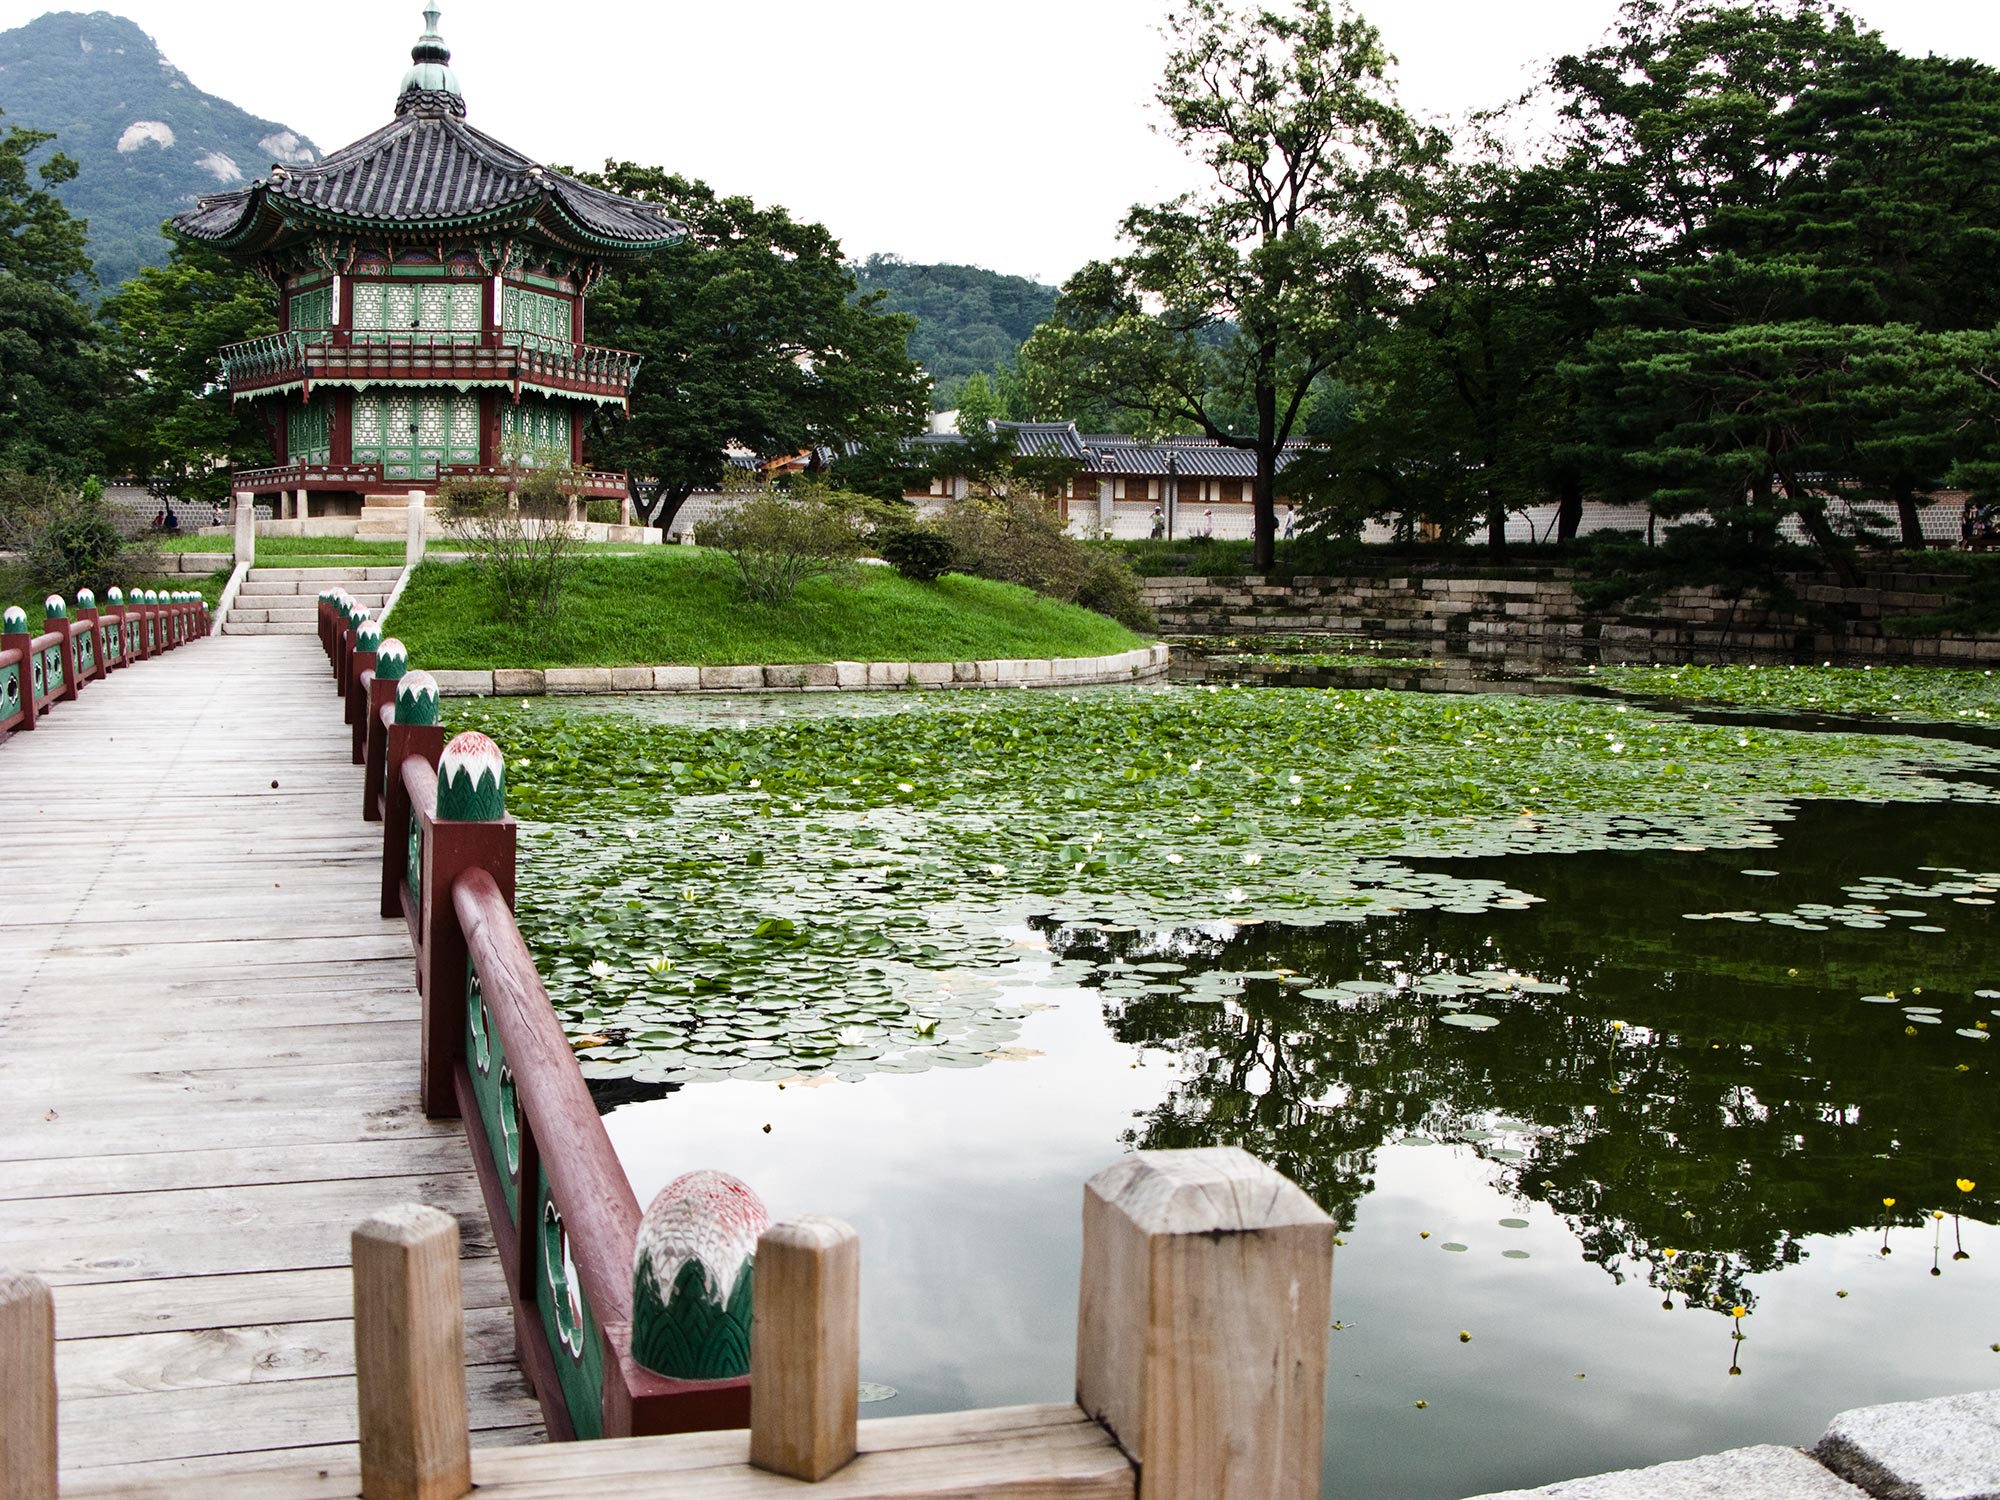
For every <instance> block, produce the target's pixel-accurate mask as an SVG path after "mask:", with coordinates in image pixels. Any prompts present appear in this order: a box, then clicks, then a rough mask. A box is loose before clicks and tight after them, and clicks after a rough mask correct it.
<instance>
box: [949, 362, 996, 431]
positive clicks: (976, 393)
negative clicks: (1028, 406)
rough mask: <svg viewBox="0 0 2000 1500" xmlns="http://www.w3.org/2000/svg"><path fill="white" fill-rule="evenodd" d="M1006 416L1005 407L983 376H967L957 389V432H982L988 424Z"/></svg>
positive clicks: (989, 382)
mask: <svg viewBox="0 0 2000 1500" xmlns="http://www.w3.org/2000/svg"><path fill="white" fill-rule="evenodd" d="M1006 415H1007V406H1006V403H1005V402H1004V401H1002V400H1001V399H1000V394H999V392H997V391H995V390H994V389H993V382H992V381H990V380H988V379H987V378H986V377H985V376H984V375H978V374H975V375H968V376H967V377H966V378H965V381H964V383H963V384H962V385H960V386H959V388H958V430H959V431H960V432H961V433H974V432H984V431H985V430H986V424H987V423H988V422H997V421H999V420H1000V419H1001V418H1002V417H1004V416H1006Z"/></svg>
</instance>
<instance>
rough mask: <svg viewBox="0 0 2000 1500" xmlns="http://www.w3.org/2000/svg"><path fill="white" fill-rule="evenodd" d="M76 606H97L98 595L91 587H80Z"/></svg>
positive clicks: (83, 607) (85, 607)
mask: <svg viewBox="0 0 2000 1500" xmlns="http://www.w3.org/2000/svg"><path fill="white" fill-rule="evenodd" d="M76 607H77V608H78V609H95V608H97V595H96V594H95V593H93V592H91V590H89V589H78V590H77V591H76Z"/></svg>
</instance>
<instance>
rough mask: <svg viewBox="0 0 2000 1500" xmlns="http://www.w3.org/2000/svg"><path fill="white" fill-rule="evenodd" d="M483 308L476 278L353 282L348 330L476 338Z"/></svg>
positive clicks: (367, 336) (382, 337) (364, 334)
mask: <svg viewBox="0 0 2000 1500" xmlns="http://www.w3.org/2000/svg"><path fill="white" fill-rule="evenodd" d="M484 313H485V301H484V296H483V293H482V291H481V284H480V283H479V282H476V281H454V282H437V281H357V282H356V283H355V284H354V332H355V334H356V335H357V336H359V337H361V338H362V339H363V340H364V341H365V340H375V341H386V340H392V339H398V338H405V339H407V338H410V337H412V336H417V337H428V336H431V335H435V334H449V335H451V336H452V338H453V340H454V341H456V340H459V339H465V340H471V339H476V338H478V336H479V330H480V322H481V319H482V317H483V316H484Z"/></svg>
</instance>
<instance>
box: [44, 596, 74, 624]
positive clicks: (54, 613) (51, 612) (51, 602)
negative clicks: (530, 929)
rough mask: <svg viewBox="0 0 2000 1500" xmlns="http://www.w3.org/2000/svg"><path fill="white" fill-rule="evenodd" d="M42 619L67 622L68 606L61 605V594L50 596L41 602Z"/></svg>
mask: <svg viewBox="0 0 2000 1500" xmlns="http://www.w3.org/2000/svg"><path fill="white" fill-rule="evenodd" d="M42 618H43V619H44V620H67V619H68V618H69V606H68V605H67V604H65V603H63V596H62V595H61V594H51V595H49V597H48V598H46V599H44V600H43V601H42Z"/></svg>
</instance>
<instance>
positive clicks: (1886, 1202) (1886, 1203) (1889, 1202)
mask: <svg viewBox="0 0 2000 1500" xmlns="http://www.w3.org/2000/svg"><path fill="white" fill-rule="evenodd" d="M1882 1206H1883V1207H1884V1208H1894V1207H1895V1206H1896V1200H1895V1199H1894V1198H1884V1199H1883V1200H1882Z"/></svg>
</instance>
